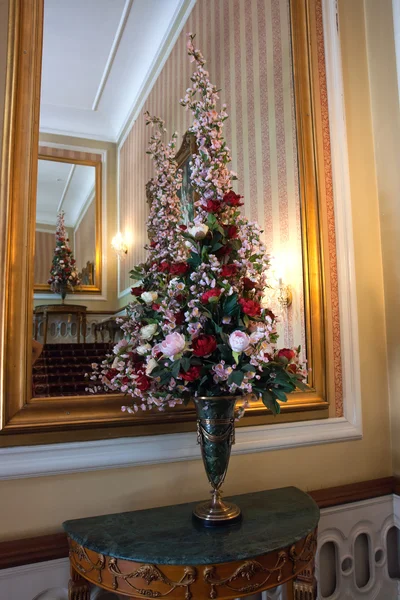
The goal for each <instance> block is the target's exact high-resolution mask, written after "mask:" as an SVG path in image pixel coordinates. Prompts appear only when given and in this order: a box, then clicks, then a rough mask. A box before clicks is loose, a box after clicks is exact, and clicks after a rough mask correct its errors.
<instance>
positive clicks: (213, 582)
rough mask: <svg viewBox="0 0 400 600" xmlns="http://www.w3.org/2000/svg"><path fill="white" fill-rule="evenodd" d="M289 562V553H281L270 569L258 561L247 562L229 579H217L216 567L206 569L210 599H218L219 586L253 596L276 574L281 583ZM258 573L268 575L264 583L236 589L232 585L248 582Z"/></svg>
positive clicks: (249, 584) (205, 577)
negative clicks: (236, 582) (241, 581)
mask: <svg viewBox="0 0 400 600" xmlns="http://www.w3.org/2000/svg"><path fill="white" fill-rule="evenodd" d="M286 561H287V553H286V552H280V553H279V555H278V559H277V562H276V564H275V566H274V567H272V568H268V567H263V566H262V564H260V563H259V562H258V561H257V560H246V562H244V563H243V565H241V566H240V567H238V568H237V569H235V571H234V572H233V573H232V575H230V576H229V577H224V578H221V579H217V577H216V574H217V569H216V567H207V568H206V569H204V581H205V582H206V583H208V584H209V585H210V593H209V597H210V598H211V599H212V600H214V599H215V598H217V597H218V593H217V588H218V587H219V586H225V587H227V588H229V589H230V590H232V591H233V592H235V593H236V592H239V593H241V594H253V593H255V592H257V591H258V590H260V589H262V588H264V587H265V586H266V585H267V583H268V581H269V580H270V579H271V577H272V576H273V575H275V574H276V581H277V582H278V583H279V582H280V581H281V579H282V569H283V566H284V564H285V563H286ZM258 573H266V575H267V576H266V577H265V578H264V579H263V581H261V582H259V583H247V584H246V585H244V586H241V587H235V586H232V585H231V584H232V583H234V582H235V581H240V580H241V579H242V580H243V579H246V580H247V581H248V582H250V581H251V579H252V578H253V577H254V576H255V575H257V574H258Z"/></svg>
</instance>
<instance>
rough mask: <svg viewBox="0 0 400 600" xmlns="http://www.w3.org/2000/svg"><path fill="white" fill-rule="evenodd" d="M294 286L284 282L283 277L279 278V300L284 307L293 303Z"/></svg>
mask: <svg viewBox="0 0 400 600" xmlns="http://www.w3.org/2000/svg"><path fill="white" fill-rule="evenodd" d="M292 299H293V297H292V288H291V287H290V285H286V284H285V283H283V280H282V278H280V279H279V280H278V301H279V304H280V305H281V306H282V308H289V306H290V305H291V304H292Z"/></svg>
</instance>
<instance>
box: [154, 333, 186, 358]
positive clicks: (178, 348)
mask: <svg viewBox="0 0 400 600" xmlns="http://www.w3.org/2000/svg"><path fill="white" fill-rule="evenodd" d="M185 346H186V340H185V338H184V336H183V335H182V334H181V333H178V332H177V331H176V332H175V333H170V334H169V335H167V337H166V338H165V340H164V341H162V342H161V344H160V350H161V352H162V353H163V354H164V356H169V357H172V356H175V355H176V354H180V352H182V350H183V349H184V348H185Z"/></svg>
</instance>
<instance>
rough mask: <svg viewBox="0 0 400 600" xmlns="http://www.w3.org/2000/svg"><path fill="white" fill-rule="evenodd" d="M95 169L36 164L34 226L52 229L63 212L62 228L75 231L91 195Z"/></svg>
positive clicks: (51, 163) (80, 166)
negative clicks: (61, 211)
mask: <svg viewBox="0 0 400 600" xmlns="http://www.w3.org/2000/svg"><path fill="white" fill-rule="evenodd" d="M94 184H95V168H94V167H87V166H84V165H72V164H70V163H64V162H56V161H52V160H39V166H38V186H37V204H36V223H45V224H47V225H55V224H56V223H57V214H58V212H59V211H60V210H64V211H65V224H66V225H67V226H68V227H75V226H76V224H77V221H78V219H79V217H80V216H81V212H82V210H83V209H84V208H86V205H87V202H88V200H89V199H90V198H91V196H92V193H93V192H94Z"/></svg>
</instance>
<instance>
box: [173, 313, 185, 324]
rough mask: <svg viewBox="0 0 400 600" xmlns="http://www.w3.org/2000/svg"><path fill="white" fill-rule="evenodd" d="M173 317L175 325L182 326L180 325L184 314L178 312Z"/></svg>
mask: <svg viewBox="0 0 400 600" xmlns="http://www.w3.org/2000/svg"><path fill="white" fill-rule="evenodd" d="M174 316H175V323H176V325H182V323H183V322H184V320H185V313H184V311H183V310H181V311H180V312H178V313H175V315H174Z"/></svg>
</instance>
